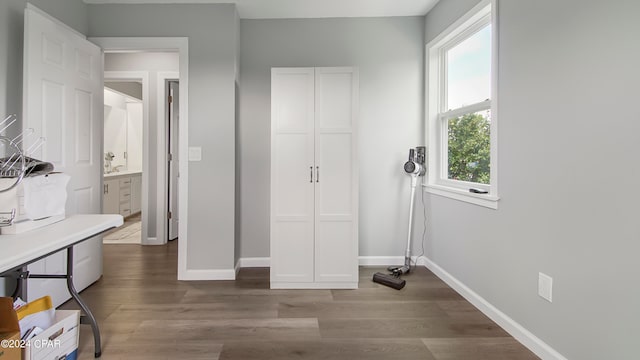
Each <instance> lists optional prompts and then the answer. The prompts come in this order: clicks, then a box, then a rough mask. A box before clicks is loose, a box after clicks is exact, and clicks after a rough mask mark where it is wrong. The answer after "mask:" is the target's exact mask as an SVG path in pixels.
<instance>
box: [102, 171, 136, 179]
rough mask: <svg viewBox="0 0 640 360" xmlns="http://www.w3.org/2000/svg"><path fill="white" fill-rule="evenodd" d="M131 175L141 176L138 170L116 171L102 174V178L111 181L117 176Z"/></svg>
mask: <svg viewBox="0 0 640 360" xmlns="http://www.w3.org/2000/svg"><path fill="white" fill-rule="evenodd" d="M131 175H142V171H140V170H123V171H116V172H112V173H108V174H104V175H103V176H104V178H105V179H112V178H117V177H119V176H131Z"/></svg>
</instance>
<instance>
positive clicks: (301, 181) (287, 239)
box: [271, 68, 314, 287]
mask: <svg viewBox="0 0 640 360" xmlns="http://www.w3.org/2000/svg"><path fill="white" fill-rule="evenodd" d="M313 91H314V69H313V68H295V69H272V70H271V287H278V286H279V285H278V282H283V283H294V284H295V283H308V282H313V227H314V225H313V207H314V205H313V203H314V198H313V197H314V194H313V188H314V183H313V176H314V175H313V141H314V140H313V131H314V129H313V122H314V120H313V118H314V114H313V113H314V99H313Z"/></svg>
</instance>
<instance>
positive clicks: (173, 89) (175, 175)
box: [169, 81, 180, 240]
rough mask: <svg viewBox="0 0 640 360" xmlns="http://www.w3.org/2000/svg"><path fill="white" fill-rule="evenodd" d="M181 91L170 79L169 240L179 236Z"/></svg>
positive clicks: (175, 82) (176, 83)
mask: <svg viewBox="0 0 640 360" xmlns="http://www.w3.org/2000/svg"><path fill="white" fill-rule="evenodd" d="M179 95H180V93H179V84H178V82H177V81H169V96H171V103H170V104H169V153H170V154H171V156H169V211H170V212H171V218H170V219H169V240H175V239H177V238H178V223H179V221H180V214H179V213H178V181H179V179H180V178H179V176H180V175H179V173H180V172H179V169H180V159H179V157H178V152H179V151H178V139H179V136H178V135H179V133H178V132H179V131H180V130H179V127H178V124H179V120H180V96H179Z"/></svg>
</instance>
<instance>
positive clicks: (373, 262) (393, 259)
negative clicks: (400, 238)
mask: <svg viewBox="0 0 640 360" xmlns="http://www.w3.org/2000/svg"><path fill="white" fill-rule="evenodd" d="M358 264H359V265H360V266H386V265H402V264H404V256H359V257H358Z"/></svg>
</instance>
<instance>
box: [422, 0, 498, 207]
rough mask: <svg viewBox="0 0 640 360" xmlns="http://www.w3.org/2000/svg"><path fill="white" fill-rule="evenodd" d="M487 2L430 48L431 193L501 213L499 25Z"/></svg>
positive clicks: (488, 0)
mask: <svg viewBox="0 0 640 360" xmlns="http://www.w3.org/2000/svg"><path fill="white" fill-rule="evenodd" d="M492 7H494V6H493V4H492V1H491V0H484V1H481V3H480V4H479V5H477V6H476V7H475V8H474V9H472V10H471V11H470V12H468V13H467V14H466V15H464V16H463V17H462V18H460V19H459V20H458V21H456V22H455V23H454V24H453V25H451V26H450V27H449V28H448V29H447V30H445V31H444V32H443V33H442V34H440V35H439V36H438V37H436V39H434V40H433V41H431V42H430V43H429V44H428V45H427V76H428V84H427V89H428V94H427V103H428V105H427V106H428V107H427V109H428V112H427V122H428V124H427V129H428V134H427V143H428V148H429V169H428V170H429V172H428V184H427V191H429V192H432V193H435V194H438V195H443V196H448V197H451V198H455V199H458V200H462V201H467V202H471V203H475V204H478V205H483V206H487V207H490V208H494V209H495V208H497V200H498V197H497V161H496V160H497V159H496V156H497V143H496V142H497V134H496V128H497V119H496V115H497V114H496V110H495V109H496V102H497V101H496V98H495V94H496V84H497V81H496V74H495V71H494V69H495V64H496V61H495V54H496V53H497V52H496V43H495V39H496V36H495V35H494V32H495V21H494V16H492Z"/></svg>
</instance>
